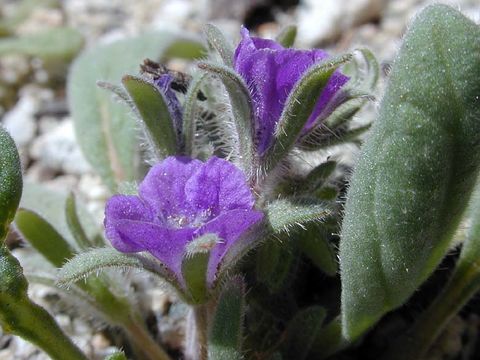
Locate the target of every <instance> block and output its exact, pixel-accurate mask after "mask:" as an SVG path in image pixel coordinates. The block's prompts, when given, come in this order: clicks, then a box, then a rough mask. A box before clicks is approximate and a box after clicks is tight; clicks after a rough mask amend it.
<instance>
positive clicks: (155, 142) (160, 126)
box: [122, 76, 178, 160]
mask: <svg viewBox="0 0 480 360" xmlns="http://www.w3.org/2000/svg"><path fill="white" fill-rule="evenodd" d="M122 83H123V86H125V89H127V91H128V93H129V95H130V98H131V99H132V101H133V102H134V104H135V107H136V108H137V110H138V113H139V114H140V117H141V120H142V123H143V125H144V129H145V135H146V136H147V139H148V140H149V142H150V144H151V146H150V148H151V149H152V150H153V153H154V154H155V156H156V157H157V159H158V160H161V159H164V158H166V157H167V156H170V155H174V154H176V153H178V149H177V141H178V139H177V132H176V131H175V124H174V122H173V119H172V117H171V115H170V111H169V108H168V105H167V104H168V101H167V100H166V99H165V97H164V95H163V94H162V93H161V92H160V91H159V90H158V89H157V88H156V87H155V85H153V84H152V83H149V82H147V81H145V80H142V79H140V78H138V77H135V76H124V77H123V79H122Z"/></svg>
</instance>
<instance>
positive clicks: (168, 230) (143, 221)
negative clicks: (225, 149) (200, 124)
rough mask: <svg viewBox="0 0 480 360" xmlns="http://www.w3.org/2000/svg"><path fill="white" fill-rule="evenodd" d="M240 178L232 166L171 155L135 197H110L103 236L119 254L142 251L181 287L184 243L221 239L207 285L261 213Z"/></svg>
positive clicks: (213, 254) (212, 257)
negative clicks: (209, 236)
mask: <svg viewBox="0 0 480 360" xmlns="http://www.w3.org/2000/svg"><path fill="white" fill-rule="evenodd" d="M253 206H254V198H253V195H252V193H251V191H250V188H249V187H248V185H247V183H246V179H245V176H244V174H243V173H242V172H241V171H240V170H239V169H238V168H237V167H235V166H234V165H233V164H232V163H230V162H228V161H226V160H223V159H220V158H217V157H212V158H210V159H209V160H208V161H207V162H205V163H203V162H201V161H199V160H194V159H190V158H186V157H178V156H171V157H168V158H167V159H165V160H164V161H162V162H161V163H159V164H157V165H155V166H153V167H152V168H151V169H150V171H149V172H148V174H147V176H146V177H145V179H144V180H143V181H142V182H141V183H140V186H139V195H138V196H131V195H114V196H113V197H111V198H110V199H109V200H108V202H107V205H106V209H105V229H106V236H107V238H108V239H109V240H110V242H111V243H112V245H113V246H114V247H115V248H116V249H117V250H119V251H121V252H126V253H132V252H139V251H148V252H150V253H151V254H152V255H153V256H155V257H156V258H157V259H159V260H160V261H161V262H162V263H163V264H164V265H165V266H166V267H167V268H169V269H170V270H171V271H172V272H173V273H174V274H175V275H176V277H177V279H178V280H179V281H180V282H182V283H183V280H182V276H181V264H182V259H183V257H184V256H185V252H186V246H187V245H188V243H189V242H191V241H192V240H194V239H195V238H198V237H200V236H202V235H204V234H209V233H213V234H216V235H217V236H218V237H219V238H220V239H221V241H219V242H217V243H216V244H215V245H214V247H213V248H212V250H211V253H210V259H209V263H208V270H207V282H208V284H209V285H211V284H212V282H213V280H214V279H215V274H216V271H217V267H218V265H219V263H220V261H221V259H222V257H223V256H224V255H225V254H226V252H227V251H228V249H229V248H230V246H231V245H232V244H233V243H235V242H236V241H237V240H238V239H239V238H240V237H241V235H242V234H244V233H245V232H246V231H247V230H248V229H249V228H250V227H251V226H252V225H254V224H255V223H257V222H258V221H260V220H261V219H262V217H263V213H262V212H260V211H256V210H254V209H253Z"/></svg>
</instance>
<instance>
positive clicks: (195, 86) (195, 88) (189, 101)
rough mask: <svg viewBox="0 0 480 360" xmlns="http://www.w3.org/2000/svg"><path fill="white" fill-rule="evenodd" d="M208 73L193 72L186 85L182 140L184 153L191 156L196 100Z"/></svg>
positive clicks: (193, 141) (194, 131)
mask: <svg viewBox="0 0 480 360" xmlns="http://www.w3.org/2000/svg"><path fill="white" fill-rule="evenodd" d="M207 76H208V73H200V74H195V75H194V76H193V79H192V81H191V82H190V85H189V87H188V91H187V94H186V95H185V103H184V110H183V137H184V139H183V141H184V144H185V155H187V156H193V155H195V153H194V150H195V149H194V145H195V134H196V131H197V129H196V115H197V107H198V106H197V101H198V94H199V92H200V88H201V86H202V84H203V82H204V81H205V79H206V78H207Z"/></svg>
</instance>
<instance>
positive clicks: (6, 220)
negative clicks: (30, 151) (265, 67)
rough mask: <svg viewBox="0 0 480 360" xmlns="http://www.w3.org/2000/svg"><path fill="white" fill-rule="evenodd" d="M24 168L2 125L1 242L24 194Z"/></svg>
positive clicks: (0, 170)
mask: <svg viewBox="0 0 480 360" xmlns="http://www.w3.org/2000/svg"><path fill="white" fill-rule="evenodd" d="M22 182H23V180H22V168H21V165H20V158H19V156H18V151H17V147H16V146H15V143H14V142H13V139H12V138H11V137H10V135H9V134H8V133H7V131H6V130H5V129H4V128H3V127H2V126H1V125H0V244H3V240H4V239H5V237H6V236H7V232H8V226H9V225H10V222H11V221H12V220H13V218H14V216H15V212H16V211H17V208H18V204H19V203H20V197H21V196H22Z"/></svg>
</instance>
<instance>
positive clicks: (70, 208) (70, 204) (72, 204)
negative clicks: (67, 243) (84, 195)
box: [65, 193, 96, 249]
mask: <svg viewBox="0 0 480 360" xmlns="http://www.w3.org/2000/svg"><path fill="white" fill-rule="evenodd" d="M65 218H66V219H67V224H68V227H69V229H70V232H71V233H72V235H73V237H74V239H75V241H76V242H77V244H78V246H79V247H80V248H81V249H88V248H89V247H92V246H94V245H96V244H95V243H94V242H92V241H91V240H90V239H89V238H88V236H87V234H86V233H85V230H84V229H83V226H82V224H81V223H80V219H79V217H78V213H77V205H76V201H75V196H74V195H73V193H70V195H69V196H68V198H67V200H66V203H65Z"/></svg>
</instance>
